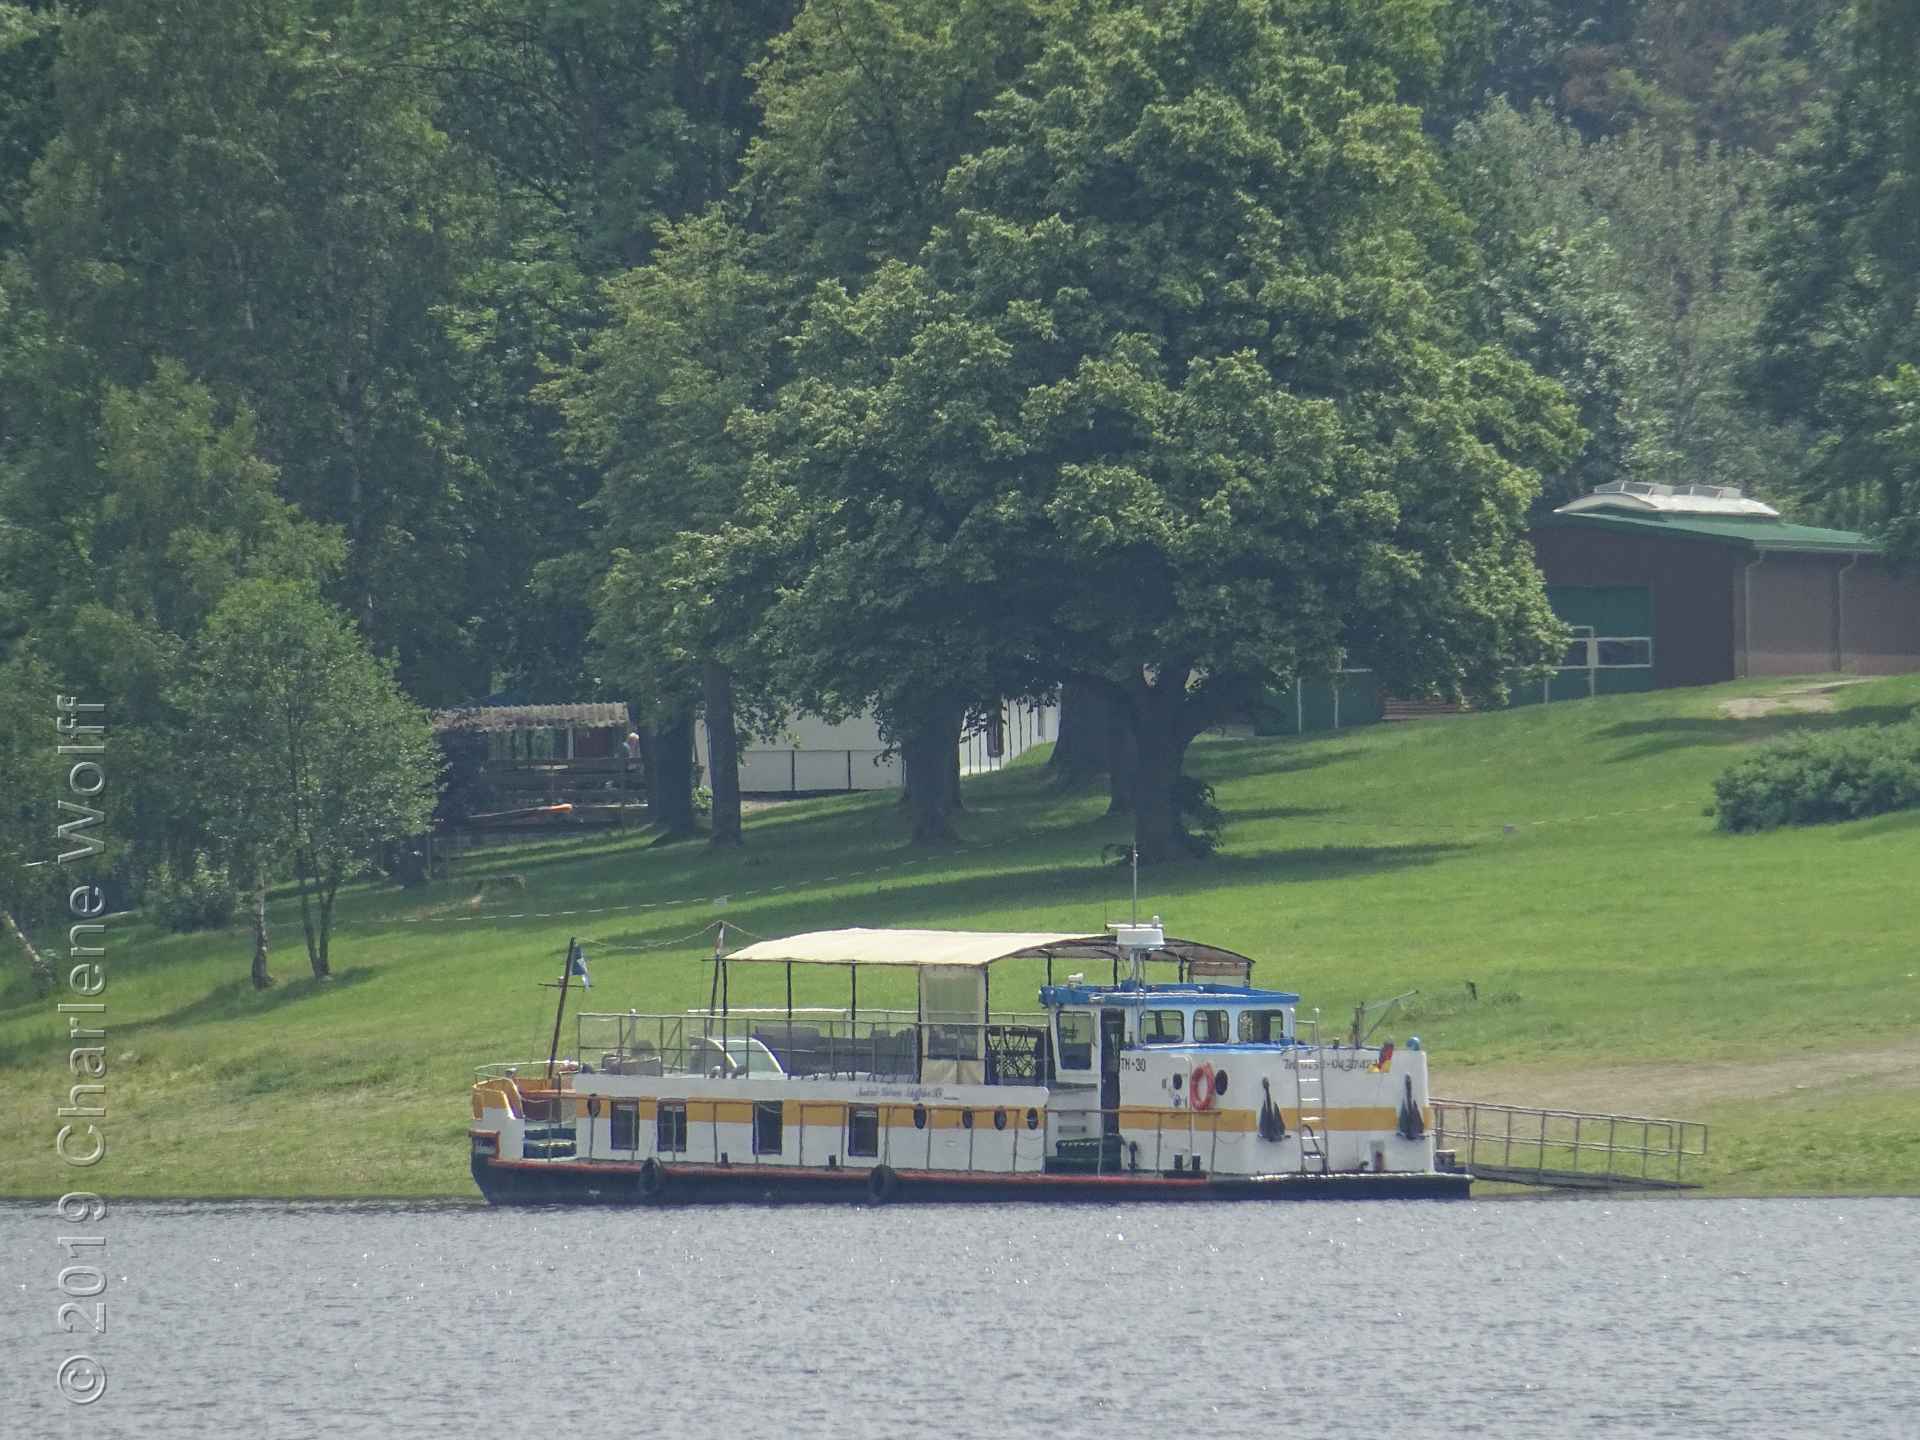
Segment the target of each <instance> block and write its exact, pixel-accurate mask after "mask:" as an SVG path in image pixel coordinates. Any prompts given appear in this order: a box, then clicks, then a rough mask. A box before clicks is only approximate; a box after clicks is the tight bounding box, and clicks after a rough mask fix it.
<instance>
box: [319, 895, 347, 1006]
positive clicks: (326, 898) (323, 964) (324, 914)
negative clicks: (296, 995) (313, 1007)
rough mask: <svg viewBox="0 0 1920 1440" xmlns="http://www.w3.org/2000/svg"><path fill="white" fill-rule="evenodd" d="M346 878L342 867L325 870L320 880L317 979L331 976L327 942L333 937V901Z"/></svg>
mask: <svg viewBox="0 0 1920 1440" xmlns="http://www.w3.org/2000/svg"><path fill="white" fill-rule="evenodd" d="M345 878H346V872H345V870H344V869H334V870H330V871H328V872H327V874H326V876H325V877H324V878H323V879H322V880H321V882H320V968H319V969H317V970H316V971H314V977H315V978H316V979H319V980H331V979H332V978H333V962H332V961H331V960H330V959H329V958H328V942H329V941H331V940H332V939H333V902H334V898H335V897H336V896H338V895H339V893H340V882H341V881H342V880H344V879H345Z"/></svg>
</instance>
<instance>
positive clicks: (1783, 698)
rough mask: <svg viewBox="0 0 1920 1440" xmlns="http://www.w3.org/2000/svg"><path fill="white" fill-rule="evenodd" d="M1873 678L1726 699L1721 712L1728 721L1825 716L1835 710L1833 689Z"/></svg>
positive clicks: (1830, 682)
mask: <svg viewBox="0 0 1920 1440" xmlns="http://www.w3.org/2000/svg"><path fill="white" fill-rule="evenodd" d="M1873 678H1874V677H1873V676H1871V675H1864V676H1862V677H1861V678H1860V679H1858V680H1826V681H1822V682H1821V683H1820V684H1818V685H1796V686H1794V687H1793V688H1791V689H1788V690H1781V691H1777V692H1776V693H1774V694H1772V695H1755V696H1749V697H1747V698H1745V699H1741V700H1727V701H1723V702H1722V703H1721V705H1720V713H1721V715H1723V716H1724V717H1726V718H1727V719H1729V720H1759V719H1762V718H1763V717H1765V716H1768V715H1779V714H1783V713H1795V712H1797V713H1800V714H1805V715H1824V714H1826V713H1827V712H1829V711H1831V710H1832V709H1833V692H1834V691H1836V690H1844V689H1846V688H1847V686H1849V685H1865V684H1867V683H1868V682H1869V681H1871V680H1872V679H1873Z"/></svg>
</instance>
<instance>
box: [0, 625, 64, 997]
mask: <svg viewBox="0 0 1920 1440" xmlns="http://www.w3.org/2000/svg"><path fill="white" fill-rule="evenodd" d="M53 707H54V682H53V677H52V676H51V675H50V674H49V673H48V672H47V670H46V668H45V667H44V666H42V665H40V664H39V663H38V662H37V661H36V660H35V659H34V658H33V657H32V656H31V655H29V654H25V653H22V654H16V655H14V656H12V657H10V658H9V659H6V660H4V661H0V945H4V946H5V948H9V949H11V948H16V947H17V948H18V949H19V950H20V951H21V953H22V954H23V955H24V957H25V959H26V963H27V972H28V976H29V978H30V979H31V980H32V982H33V984H34V987H35V988H36V989H37V990H38V991H39V992H40V993H41V994H45V993H46V991H47V989H48V988H49V987H50V986H51V984H52V981H53V967H52V965H51V964H50V963H49V962H48V961H47V960H46V959H45V957H43V956H42V955H41V954H40V952H39V951H38V950H36V949H35V948H34V946H33V942H32V941H31V940H29V939H28V938H27V931H28V929H29V928H30V927H31V926H32V925H33V923H34V922H35V921H36V920H39V919H42V918H45V917H48V916H51V915H53V914H55V913H57V907H58V894H57V892H58V888H59V881H60V878H61V871H60V868H59V866H57V865H50V864H48V863H46V862H48V861H49V860H52V859H54V858H56V857H55V855H54V853H53V852H54V850H55V849H56V847H55V845H54V841H55V839H56V822H55V818H54V814H55V812H54V806H55V803H56V802H57V801H58V799H59V798H60V796H61V795H62V794H64V793H65V786H64V784H63V781H64V778H65V777H64V776H63V775H62V774H61V771H60V766H59V765H58V764H57V763H56V762H57V760H58V758H59V757H58V755H57V754H56V752H55V750H54V745H55V744H56V743H57V742H56V736H55V731H54V726H53V721H54V718H55V714H56V712H55V710H54V708H53Z"/></svg>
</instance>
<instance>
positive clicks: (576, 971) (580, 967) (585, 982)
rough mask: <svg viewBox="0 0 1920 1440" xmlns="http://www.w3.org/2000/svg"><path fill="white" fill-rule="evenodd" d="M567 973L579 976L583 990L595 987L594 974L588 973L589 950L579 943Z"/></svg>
mask: <svg viewBox="0 0 1920 1440" xmlns="http://www.w3.org/2000/svg"><path fill="white" fill-rule="evenodd" d="M567 973H568V974H569V975H575V976H578V977H579V980H580V988H581V989H582V990H591V989H592V988H593V976H591V975H589V974H588V973H587V952H586V951H584V950H582V949H580V947H579V946H577V945H576V946H575V947H574V951H573V959H572V961H571V962H569V964H568V966H567Z"/></svg>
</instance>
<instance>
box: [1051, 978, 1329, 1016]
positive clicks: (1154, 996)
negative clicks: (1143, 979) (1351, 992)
mask: <svg viewBox="0 0 1920 1440" xmlns="http://www.w3.org/2000/svg"><path fill="white" fill-rule="evenodd" d="M1208 1000H1226V1001H1233V1002H1238V1003H1240V1004H1243V1005H1297V1004H1299V1003H1300V997H1299V996H1298V995H1296V994H1294V993H1293V992H1292V991H1291V990H1256V989H1254V988H1253V987H1252V986H1249V985H1207V984H1200V983H1189V984H1186V985H1141V984H1136V983H1135V982H1134V981H1131V980H1123V981H1121V982H1120V984H1118V985H1087V984H1079V985H1042V986H1041V987H1040V1003H1041V1004H1042V1005H1044V1006H1046V1007H1048V1008H1049V1009H1051V1008H1054V1007H1056V1006H1060V1005H1116V1006H1134V1007H1144V1006H1148V1005H1166V1004H1180V1003H1182V1002H1185V1003H1187V1004H1199V1003H1201V1002H1203V1001H1208Z"/></svg>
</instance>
